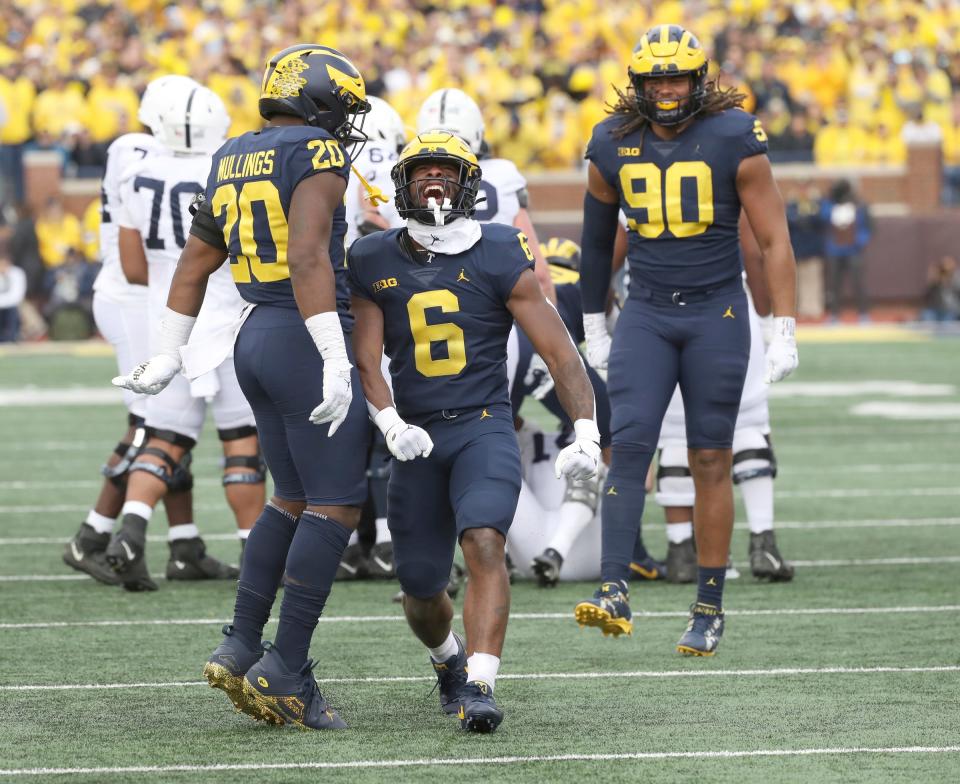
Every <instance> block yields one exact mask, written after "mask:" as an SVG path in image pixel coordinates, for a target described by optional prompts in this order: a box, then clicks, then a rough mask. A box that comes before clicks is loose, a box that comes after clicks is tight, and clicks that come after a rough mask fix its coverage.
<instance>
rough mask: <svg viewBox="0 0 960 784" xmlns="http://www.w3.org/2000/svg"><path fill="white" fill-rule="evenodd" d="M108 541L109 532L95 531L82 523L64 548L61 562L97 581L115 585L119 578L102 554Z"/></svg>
mask: <svg viewBox="0 0 960 784" xmlns="http://www.w3.org/2000/svg"><path fill="white" fill-rule="evenodd" d="M109 542H110V534H100V533H97V532H96V531H95V530H94V529H93V526H91V525H89V524H88V523H83V524H82V525H81V526H80V530H79V531H77V533H76V535H75V536H74V537H73V539H71V540H70V541H69V543H68V544H67V546H66V548H65V549H64V551H63V562H64V563H65V564H66V565H67V566H69V567H70V568H71V569H76V570H77V571H78V572H86V573H87V574H89V575H90V576H91V577H92V578H93V579H94V580H96V581H98V582H101V583H104V584H106V585H117V584H118V583H119V582H120V578H119V577H117V573H116V572H115V571H113V569H111V568H110V565H109V564H108V563H107V560H106V558H105V557H104V554H103V552H104V550H106V549H107V544H108V543H109Z"/></svg>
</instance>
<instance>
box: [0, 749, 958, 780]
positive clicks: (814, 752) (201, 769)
mask: <svg viewBox="0 0 960 784" xmlns="http://www.w3.org/2000/svg"><path fill="white" fill-rule="evenodd" d="M958 752H960V746H886V747H873V746H871V747H861V746H849V747H839V748H820V749H754V750H747V751H732V750H722V751H638V752H625V753H622V754H549V755H531V756H510V757H454V758H434V759H405V760H401V759H393V760H344V761H341V762H253V763H229V764H228V763H223V764H219V765H216V764H215V765H135V766H129V767H119V766H118V767H99V768H80V767H76V768H0V776H56V775H62V776H80V775H94V774H97V775H108V774H115V775H129V774H131V773H215V772H218V771H258V770H344V769H352V770H356V769H362V768H373V769H376V768H414V767H420V768H422V767H427V768H429V767H437V766H451V765H453V766H462V765H528V764H530V763H531V762H540V763H553V762H620V761H624V760H634V761H642V760H671V759H678V760H687V759H743V758H749V757H814V756H841V755H843V756H848V755H862V754H956V753H958Z"/></svg>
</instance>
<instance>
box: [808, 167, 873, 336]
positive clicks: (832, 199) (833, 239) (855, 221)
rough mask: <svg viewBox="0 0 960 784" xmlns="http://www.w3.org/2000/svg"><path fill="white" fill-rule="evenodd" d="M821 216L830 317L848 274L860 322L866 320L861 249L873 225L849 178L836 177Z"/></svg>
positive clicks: (838, 303)
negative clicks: (824, 228) (824, 227)
mask: <svg viewBox="0 0 960 784" xmlns="http://www.w3.org/2000/svg"><path fill="white" fill-rule="evenodd" d="M821 216H822V219H823V221H824V223H825V226H826V240H825V242H824V254H825V255H826V259H827V276H826V277H827V281H826V283H827V295H826V305H827V310H828V311H829V313H830V320H831V321H834V322H835V321H837V319H838V318H839V316H840V307H841V305H842V298H843V284H844V280H845V279H846V278H847V276H848V275H849V277H850V278H851V280H852V282H853V292H854V298H855V300H856V306H857V311H858V312H859V314H860V321H861V322H866V321H869V320H870V315H869V306H868V304H867V292H866V288H865V287H864V283H863V250H864V248H865V247H866V246H867V243H869V242H870V235H871V233H872V229H873V226H872V221H871V219H870V212H869V210H868V208H867V205H866V204H864V203H862V202H861V201H860V200H859V199H858V198H857V195H856V194H855V193H854V190H853V186H852V185H851V184H850V182H849V181H848V180H838V181H837V182H835V183H834V184H833V187H832V188H831V189H830V195H829V197H828V198H826V199H824V201H823V204H822V207H821Z"/></svg>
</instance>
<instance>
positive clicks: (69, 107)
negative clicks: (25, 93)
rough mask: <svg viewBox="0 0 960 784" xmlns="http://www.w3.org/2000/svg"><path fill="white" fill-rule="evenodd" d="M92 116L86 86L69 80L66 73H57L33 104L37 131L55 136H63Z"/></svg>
mask: <svg viewBox="0 0 960 784" xmlns="http://www.w3.org/2000/svg"><path fill="white" fill-rule="evenodd" d="M89 119H90V113H89V112H88V111H87V101H86V98H84V95H83V85H81V84H80V83H79V82H75V81H67V78H66V77H65V76H64V75H63V74H59V73H54V74H53V76H52V78H51V80H50V82H49V84H48V85H47V87H46V88H45V89H42V90H40V92H39V94H38V95H37V99H36V101H34V103H33V129H34V132H35V133H45V134H49V135H50V136H51V137H52V138H54V139H59V138H60V137H61V136H62V135H63V133H64V132H65V131H66V130H67V128H69V127H71V126H76V125H84V124H85V123H87V122H88V120H89Z"/></svg>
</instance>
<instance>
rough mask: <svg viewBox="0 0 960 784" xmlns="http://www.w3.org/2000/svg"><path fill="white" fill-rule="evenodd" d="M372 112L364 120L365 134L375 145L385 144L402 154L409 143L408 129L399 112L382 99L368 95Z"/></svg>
mask: <svg viewBox="0 0 960 784" xmlns="http://www.w3.org/2000/svg"><path fill="white" fill-rule="evenodd" d="M367 100H368V101H370V112H369V113H368V114H367V116H366V117H365V118H364V120H363V132H364V133H365V134H366V135H367V136H368V137H369V139H370V141H371V142H373V143H378V142H380V143H383V144H385V145H386V146H387V148H388V149H389V150H391V151H392V152H400V150H402V149H403V148H404V145H406V143H407V129H406V126H405V125H404V124H403V120H402V119H401V117H400V115H399V114H397V110H396V109H394V108H393V107H392V106H391V105H390V104H388V103H387V102H386V101H385V100H383V99H382V98H377V97H376V96H374V95H368V96H367Z"/></svg>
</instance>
